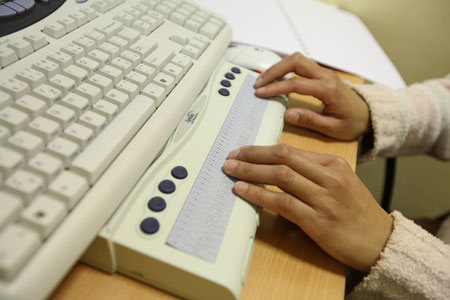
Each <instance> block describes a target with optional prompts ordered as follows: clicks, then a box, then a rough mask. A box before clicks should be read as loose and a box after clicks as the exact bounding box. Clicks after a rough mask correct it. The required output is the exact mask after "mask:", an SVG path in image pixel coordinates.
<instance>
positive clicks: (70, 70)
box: [63, 65, 88, 85]
mask: <svg viewBox="0 0 450 300" xmlns="http://www.w3.org/2000/svg"><path fill="white" fill-rule="evenodd" d="M63 74H64V75H66V76H67V77H70V78H72V79H73V80H75V82H76V83H77V85H78V84H80V83H81V82H82V81H83V80H85V79H86V78H87V77H88V71H86V70H85V69H83V68H80V67H77V66H75V65H70V66H68V67H67V68H65V69H64V70H63Z"/></svg>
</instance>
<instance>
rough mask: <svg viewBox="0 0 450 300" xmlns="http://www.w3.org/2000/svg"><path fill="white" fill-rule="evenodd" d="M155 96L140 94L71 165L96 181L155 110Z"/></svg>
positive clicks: (91, 182) (92, 181)
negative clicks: (151, 97) (153, 97)
mask: <svg viewBox="0 0 450 300" xmlns="http://www.w3.org/2000/svg"><path fill="white" fill-rule="evenodd" d="M155 109H156V106H155V103H154V101H153V100H152V99H150V98H148V97H145V96H142V95H139V96H137V97H136V98H135V99H134V100H133V101H132V102H131V103H130V104H128V106H127V107H125V109H124V110H123V111H122V112H121V113H120V114H119V115H118V116H117V117H116V118H115V119H114V120H113V121H112V122H111V123H110V124H109V125H108V127H106V128H105V129H104V130H103V132H102V133H100V134H99V135H98V136H97V137H96V138H95V139H94V140H93V141H92V142H91V144H89V146H88V147H87V148H86V149H85V150H84V151H83V152H82V153H81V154H80V155H79V156H77V157H76V158H75V160H74V161H73V162H72V164H71V165H70V167H69V168H70V169H71V170H73V171H75V172H78V173H80V174H82V175H84V176H86V178H87V179H88V181H89V183H90V184H91V185H92V184H93V183H94V182H95V181H96V180H97V179H98V177H99V176H100V175H101V174H102V173H103V171H104V170H105V169H106V168H107V167H108V166H109V164H110V163H111V162H112V161H113V160H114V159H115V157H116V156H117V155H118V154H119V153H120V151H121V150H122V148H123V147H125V145H126V144H127V143H128V142H129V140H130V139H131V138H132V137H133V136H134V135H135V133H136V132H137V131H138V130H139V128H141V126H142V125H143V124H144V123H145V121H147V119H148V118H149V117H150V116H151V115H152V113H153V112H154V111H155Z"/></svg>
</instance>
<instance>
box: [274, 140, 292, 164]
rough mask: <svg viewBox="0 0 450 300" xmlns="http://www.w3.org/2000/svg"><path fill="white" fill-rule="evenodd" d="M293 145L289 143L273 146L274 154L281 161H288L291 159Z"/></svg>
mask: <svg viewBox="0 0 450 300" xmlns="http://www.w3.org/2000/svg"><path fill="white" fill-rule="evenodd" d="M290 152H291V147H290V146H289V145H287V144H278V145H275V146H274V147H273V155H274V156H275V157H276V158H277V159H278V160H279V161H282V162H284V161H287V160H288V159H289V156H290Z"/></svg>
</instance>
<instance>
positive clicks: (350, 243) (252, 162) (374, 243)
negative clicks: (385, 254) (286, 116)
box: [223, 145, 392, 272]
mask: <svg viewBox="0 0 450 300" xmlns="http://www.w3.org/2000/svg"><path fill="white" fill-rule="evenodd" d="M223 170H224V172H225V173H226V174H228V175H229V176H232V177H235V178H238V179H241V180H244V181H247V182H252V183H256V184H269V185H275V186H278V187H279V188H280V189H281V190H282V191H283V192H272V191H269V190H266V189H264V188H262V187H259V186H256V185H253V184H248V183H246V182H243V181H238V182H236V183H235V186H234V190H235V192H236V194H237V195H239V196H240V197H242V198H243V199H246V200H248V201H250V202H253V203H255V204H257V205H260V206H263V207H266V208H268V209H271V210H273V211H275V212H277V213H278V214H280V215H282V216H283V217H285V218H287V219H288V220H290V221H292V222H294V223H295V224H297V225H298V226H300V228H301V229H303V231H304V232H305V233H306V234H307V235H309V236H310V237H311V238H312V239H313V240H314V241H315V242H316V243H317V244H318V245H319V246H320V247H321V248H322V249H323V250H324V251H325V252H327V253H328V254H329V255H331V256H332V257H334V258H335V259H337V260H338V261H340V262H342V263H343V264H345V265H348V266H350V267H351V268H354V269H356V270H358V271H361V272H368V271H369V269H370V267H371V266H372V265H373V264H374V263H375V262H376V261H377V259H378V257H379V254H380V252H381V251H382V250H383V248H384V245H385V244H386V241H387V239H388V237H389V235H390V232H391V227H392V219H391V217H390V216H389V215H388V214H387V213H386V212H385V211H384V210H383V209H382V208H381V207H380V206H379V205H378V203H377V202H376V201H375V199H374V198H373V197H372V195H371V194H370V192H369V191H368V190H367V189H366V187H365V186H364V184H363V183H362V182H361V181H360V180H359V179H358V177H357V176H356V175H355V173H354V172H353V170H352V169H351V167H350V166H349V165H348V164H347V162H346V161H345V160H344V159H342V158H340V157H337V156H333V155H327V154H318V153H313V152H309V151H305V150H300V149H296V148H293V147H290V146H288V145H276V146H270V147H261V146H244V147H241V148H239V149H237V150H234V151H232V152H230V154H229V156H228V160H227V161H226V162H225V164H224V166H223Z"/></svg>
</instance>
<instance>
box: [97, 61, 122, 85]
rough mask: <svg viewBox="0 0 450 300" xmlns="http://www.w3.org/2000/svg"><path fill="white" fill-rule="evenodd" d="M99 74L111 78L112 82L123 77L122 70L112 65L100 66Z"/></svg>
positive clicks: (116, 81)
mask: <svg viewBox="0 0 450 300" xmlns="http://www.w3.org/2000/svg"><path fill="white" fill-rule="evenodd" d="M99 74H101V75H103V76H105V77H108V78H109V79H111V80H112V82H113V83H114V84H116V83H118V82H119V81H120V80H122V79H123V78H124V73H123V72H122V70H120V69H118V68H114V67H113V66H110V65H106V66H104V67H103V68H101V70H100V72H99Z"/></svg>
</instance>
